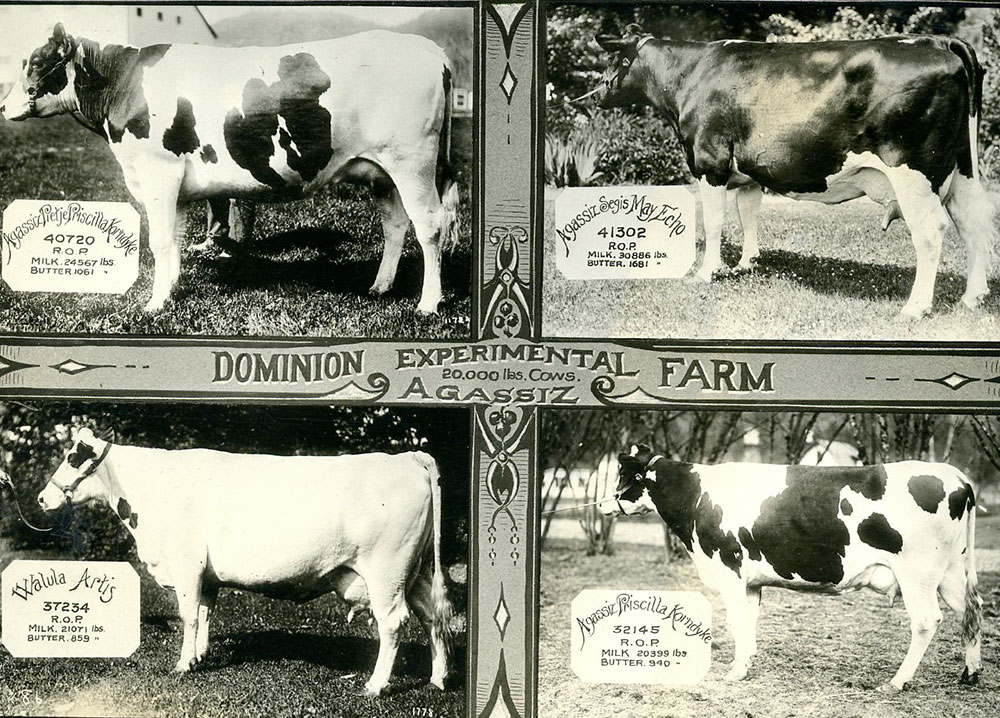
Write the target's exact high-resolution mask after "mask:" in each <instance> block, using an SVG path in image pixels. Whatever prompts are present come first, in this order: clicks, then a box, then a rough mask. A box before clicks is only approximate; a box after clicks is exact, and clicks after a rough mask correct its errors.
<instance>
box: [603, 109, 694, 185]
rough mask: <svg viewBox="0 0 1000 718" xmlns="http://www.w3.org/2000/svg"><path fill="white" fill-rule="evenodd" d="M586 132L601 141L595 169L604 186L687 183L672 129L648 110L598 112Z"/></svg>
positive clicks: (679, 150) (680, 153) (687, 174)
mask: <svg viewBox="0 0 1000 718" xmlns="http://www.w3.org/2000/svg"><path fill="white" fill-rule="evenodd" d="M590 129H591V131H592V132H594V133H595V134H597V135H599V136H602V137H604V138H605V140H604V147H603V149H602V151H601V158H600V161H599V162H598V163H597V169H598V170H599V171H600V172H601V174H602V176H603V178H604V183H605V184H639V185H666V184H683V183H686V182H689V181H690V180H691V173H690V171H689V170H688V167H687V163H686V162H685V160H684V153H683V151H682V149H681V144H680V142H679V141H678V140H677V135H676V134H675V133H674V131H673V129H672V128H671V127H670V126H668V125H667V124H666V123H664V122H663V120H662V119H660V118H659V117H658V116H657V115H656V114H655V112H654V111H653V110H652V109H646V110H645V111H643V112H641V113H625V112H623V111H621V110H611V111H605V112H601V113H598V114H597V115H595V116H594V118H593V119H592V120H591V121H590Z"/></svg>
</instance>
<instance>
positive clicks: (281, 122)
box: [277, 115, 299, 153]
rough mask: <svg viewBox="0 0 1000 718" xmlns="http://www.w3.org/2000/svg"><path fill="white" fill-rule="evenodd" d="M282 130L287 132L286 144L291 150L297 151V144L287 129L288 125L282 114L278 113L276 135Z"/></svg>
mask: <svg viewBox="0 0 1000 718" xmlns="http://www.w3.org/2000/svg"><path fill="white" fill-rule="evenodd" d="M282 130H284V131H285V132H286V133H287V134H288V146H289V149H290V150H292V151H293V152H296V153H297V152H298V151H299V148H298V145H296V144H295V140H294V139H293V138H292V133H291V132H289V130H288V125H286V124H285V117H284V115H278V135H277V136H279V137H280V134H281V131H282Z"/></svg>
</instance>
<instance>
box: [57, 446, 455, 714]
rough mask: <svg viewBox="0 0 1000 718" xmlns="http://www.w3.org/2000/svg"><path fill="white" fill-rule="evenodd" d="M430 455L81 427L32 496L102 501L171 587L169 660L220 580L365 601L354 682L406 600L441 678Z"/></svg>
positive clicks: (444, 639)
mask: <svg viewBox="0 0 1000 718" xmlns="http://www.w3.org/2000/svg"><path fill="white" fill-rule="evenodd" d="M439 478H440V476H439V473H438V466H437V462H436V461H435V460H434V458H433V457H431V456H430V455H428V454H425V453H424V452H422V451H416V452H407V453H402V454H394V455H390V454H356V455H346V454H345V455H342V456H267V455H252V454H231V453H227V452H224V451H213V450H210V449H186V450H182V451H169V450H165V449H152V448H144V447H138V446H123V445H120V444H111V443H109V442H107V441H104V440H102V439H99V438H98V437H96V436H95V435H94V434H93V432H92V431H90V430H89V429H81V430H79V431H77V432H76V433H75V434H74V436H73V446H72V448H71V449H70V450H69V452H68V453H67V454H66V458H65V459H64V460H63V462H62V464H61V465H60V466H59V468H58V469H56V472H55V473H54V474H53V475H52V478H51V479H50V480H49V483H48V484H46V485H45V488H44V489H43V490H42V492H41V493H40V494H39V495H38V503H39V505H40V506H41V507H42V509H43V510H45V511H52V510H55V509H57V508H59V507H61V506H63V505H64V504H66V503H70V504H74V505H76V504H83V503H87V502H97V503H102V504H106V505H107V506H108V507H109V508H110V509H111V510H112V511H114V512H115V513H116V514H117V515H118V517H119V518H120V519H121V520H122V523H123V524H124V525H125V527H126V528H127V529H128V531H129V532H130V533H131V534H132V536H134V537H135V543H136V548H137V549H138V553H139V559H140V560H141V561H143V562H144V563H145V564H146V566H147V568H148V569H149V572H150V574H151V575H152V576H153V578H155V579H156V581H157V583H159V584H160V585H161V586H164V587H165V588H172V589H174V591H175V592H176V593H177V608H178V610H179V612H180V616H181V621H182V623H183V625H184V642H183V645H182V646H181V655H180V658H179V659H178V661H177V664H176V666H175V668H174V670H176V671H179V672H187V671H190V670H191V669H192V668H194V667H195V666H196V664H197V663H198V662H199V661H201V660H202V658H203V657H204V655H205V652H206V650H207V649H208V630H209V620H210V619H211V616H212V611H213V610H214V608H215V602H216V599H217V597H218V595H219V589H220V588H224V587H230V588H243V589H248V590H252V591H257V592H260V593H263V594H265V595H268V596H271V597H274V598H288V599H292V600H296V601H308V600H311V599H313V598H316V597H318V596H321V595H323V594H325V593H329V592H331V591H335V592H336V593H337V594H338V595H340V596H341V597H342V598H344V599H345V600H347V601H348V602H350V603H351V604H352V613H353V610H354V608H355V607H361V608H362V609H367V610H370V611H371V614H372V616H373V617H374V619H375V622H376V623H377V625H378V637H379V650H378V658H377V660H376V662H375V668H374V669H373V671H372V675H371V677H370V678H369V680H368V682H367V683H366V684H365V689H366V690H367V691H368V693H371V694H378V693H380V692H381V691H382V690H383V689H384V688H385V686H386V685H387V684H388V682H389V676H390V673H391V672H392V665H393V662H394V661H395V658H396V651H397V649H398V646H399V638H400V629H401V627H402V624H403V622H404V621H405V620H406V618H407V616H408V615H409V612H410V611H412V612H413V613H414V614H415V615H416V617H417V618H418V619H419V620H420V622H421V623H422V624H423V625H424V626H425V628H426V629H427V632H428V634H429V636H430V644H431V659H432V673H431V683H433V684H434V685H436V686H438V687H439V688H443V687H444V682H445V679H446V677H447V674H448V650H449V644H450V636H451V629H450V626H449V618H450V616H451V604H450V603H449V601H448V597H447V592H446V588H445V582H444V573H443V568H442V565H441V488H440V486H439Z"/></svg>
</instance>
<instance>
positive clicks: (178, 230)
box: [170, 206, 188, 289]
mask: <svg viewBox="0 0 1000 718" xmlns="http://www.w3.org/2000/svg"><path fill="white" fill-rule="evenodd" d="M187 215H188V208H187V206H184V207H181V206H178V207H177V219H176V221H175V222H174V241H173V242H171V243H170V287H171V289H172V288H173V287H175V286H177V280H178V279H180V277H181V244H182V243H183V242H184V230H185V228H186V227H187Z"/></svg>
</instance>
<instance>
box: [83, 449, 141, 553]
mask: <svg viewBox="0 0 1000 718" xmlns="http://www.w3.org/2000/svg"><path fill="white" fill-rule="evenodd" d="M129 448H130V447H127V446H113V447H112V448H111V451H109V452H108V456H107V457H106V458H105V459H104V461H103V462H101V465H100V467H99V468H98V470H97V472H96V474H97V477H98V478H99V479H100V480H101V483H102V484H103V485H104V491H105V498H106V499H107V502H108V506H109V507H110V509H111V510H112V511H113V512H114V513H115V514H117V515H118V518H119V519H120V520H121V522H122V523H123V524H124V525H125V528H127V529H128V530H129V533H131V534H132V535H133V536H134V537H135V538H136V540H137V541H138V539H139V530H140V526H141V523H140V521H139V520H138V518H137V517H138V515H139V514H140V513H145V511H144V510H143V509H146V508H148V507H147V506H146V504H145V502H144V501H143V497H142V495H141V492H138V491H135V490H134V489H135V487H134V486H133V485H132V483H133V481H132V480H131V479H129V478H127V477H130V476H135V475H136V474H135V473H134V471H132V470H130V469H129V467H128V466H127V464H128V462H129V458H130V457H129V453H130V452H129Z"/></svg>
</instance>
